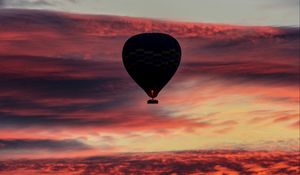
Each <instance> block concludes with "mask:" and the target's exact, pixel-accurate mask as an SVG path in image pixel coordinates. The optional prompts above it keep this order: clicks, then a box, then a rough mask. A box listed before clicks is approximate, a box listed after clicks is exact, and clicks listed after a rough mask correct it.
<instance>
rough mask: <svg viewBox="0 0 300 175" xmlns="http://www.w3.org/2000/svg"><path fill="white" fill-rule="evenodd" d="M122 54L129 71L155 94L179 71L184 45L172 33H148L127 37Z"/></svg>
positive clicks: (137, 81)
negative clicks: (181, 45)
mask: <svg viewBox="0 0 300 175" xmlns="http://www.w3.org/2000/svg"><path fill="white" fill-rule="evenodd" d="M122 56H123V63H124V66H125V68H126V70H127V71H128V73H129V75H130V76H131V77H132V78H133V79H134V80H135V82H136V83H137V84H138V85H139V86H140V87H141V88H142V89H144V91H145V92H146V93H147V94H148V96H149V97H151V98H155V97H156V96H157V95H158V93H159V92H160V90H161V89H162V88H163V87H164V86H165V85H166V84H167V83H168V81H169V80H170V79H171V78H172V76H173V75H174V74H175V72H176V70H177V68H178V66H179V64H180V59H181V48H180V45H179V43H178V42H177V40H176V39H175V38H173V37H172V36H170V35H167V34H162V33H144V34H138V35H135V36H133V37H131V38H129V39H128V40H127V41H126V43H125V45H124V48H123V53H122Z"/></svg>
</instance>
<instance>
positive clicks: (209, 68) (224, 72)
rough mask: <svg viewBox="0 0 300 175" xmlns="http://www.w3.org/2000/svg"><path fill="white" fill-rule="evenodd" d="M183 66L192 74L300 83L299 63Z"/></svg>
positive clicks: (205, 63) (267, 81) (183, 69)
mask: <svg viewBox="0 0 300 175" xmlns="http://www.w3.org/2000/svg"><path fill="white" fill-rule="evenodd" d="M183 66H184V67H183V68H182V71H183V72H184V73H185V74H187V75H191V76H199V77H200V76H203V75H209V76H217V77H221V78H225V79H227V80H240V81H244V82H248V83H249V82H260V83H262V84H271V85H274V84H277V85H280V84H289V85H296V86H298V85H299V69H298V66H297V65H288V64H278V63H277V64H276V63H268V62H202V63H201V62H195V63H189V64H186V65H183Z"/></svg>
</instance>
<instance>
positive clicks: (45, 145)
mask: <svg viewBox="0 0 300 175" xmlns="http://www.w3.org/2000/svg"><path fill="white" fill-rule="evenodd" d="M86 149H90V147H89V146H88V145H85V144H84V143H82V142H80V141H77V140H71V139H70V140H47V139H44V140H30V139H15V140H3V139H0V152H6V151H25V150H27V151H41V150H44V151H50V152H52V151H76V150H77V151H78V150H86Z"/></svg>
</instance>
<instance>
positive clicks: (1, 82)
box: [0, 10, 299, 152]
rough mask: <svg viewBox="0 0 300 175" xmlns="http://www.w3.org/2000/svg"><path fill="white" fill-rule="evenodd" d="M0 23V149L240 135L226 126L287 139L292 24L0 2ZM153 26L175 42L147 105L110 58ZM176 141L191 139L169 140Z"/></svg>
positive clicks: (294, 77)
mask: <svg viewBox="0 0 300 175" xmlns="http://www.w3.org/2000/svg"><path fill="white" fill-rule="evenodd" d="M0 21H1V24H0V25H1V26H0V61H1V64H0V138H2V139H3V140H1V142H2V147H3V145H4V147H5V148H6V149H8V148H10V147H11V146H13V145H23V146H24V145H25V146H26V145H28V146H27V148H30V149H31V148H33V147H35V145H37V147H42V148H45V149H48V148H49V149H51V148H50V147H52V146H51V145H57V147H58V148H57V150H60V148H61V149H65V148H66V149H68V148H70V150H73V151H76V150H77V149H78V148H85V146H86V145H91V147H93V148H97V146H99V145H100V146H102V147H103V146H104V147H105V146H107V147H109V148H110V147H113V149H115V147H119V148H122V149H124V151H132V150H141V151H153V150H159V151H161V150H169V149H170V150H174V149H175V150H180V149H192V148H198V147H205V146H206V145H203V142H200V141H199V142H194V140H203V139H205V140H208V141H207V142H208V143H209V145H210V146H211V145H213V144H222V143H224V142H225V141H227V139H228V140H229V141H230V140H239V139H240V138H241V139H242V138H244V137H243V136H242V135H238V134H236V133H248V136H249V139H250V140H251V139H253V140H251V141H252V142H257V140H256V137H254V136H256V135H257V134H255V133H252V132H253V130H254V131H256V130H257V127H258V128H260V130H262V134H261V135H260V137H259V138H257V139H267V138H269V137H268V136H267V135H265V134H263V133H269V132H274V138H272V139H273V140H278V139H279V138H284V139H290V137H292V138H295V137H297V135H296V133H297V129H299V122H298V119H297V117H295V116H298V114H299V111H298V107H297V104H298V103H299V98H298V97H299V94H298V86H299V67H298V66H297V65H298V64H299V59H298V58H299V47H298V46H299V37H298V35H299V29H298V28H286V27H253V26H251V27H247V26H232V25H220V24H205V23H178V22H167V21H157V20H150V19H140V18H128V17H116V16H96V15H75V14H66V13H57V12H49V11H47V12H46V11H33V10H1V11H0ZM153 31H155V32H164V33H169V34H171V35H173V36H175V37H176V38H177V39H178V40H179V42H180V43H181V46H182V50H183V58H182V63H181V66H180V68H179V70H178V72H177V73H176V75H175V77H174V78H173V79H172V80H171V82H170V84H169V85H167V87H166V88H165V89H164V90H163V91H162V92H161V95H160V97H159V99H160V101H161V105H158V106H149V105H146V104H145V101H146V100H147V97H146V95H145V94H144V92H143V91H142V90H141V89H140V88H139V87H138V86H137V85H136V84H135V83H134V82H133V81H132V80H131V79H130V77H129V76H128V74H127V72H126V71H125V69H124V68H123V65H122V62H121V51H122V46H123V44H124V42H125V41H126V40H127V39H128V38H129V37H130V36H131V35H134V34H137V33H141V32H153ZM278 130H284V131H286V132H284V133H286V135H280V134H282V132H281V133H278V135H277V134H275V132H277V131H278ZM20 133H22V134H20ZM106 134H107V135H106ZM166 136H168V138H169V140H170V141H169V143H170V145H168V144H169V143H165V142H164V141H165V140H166V139H164V137H166ZM199 137H200V138H199ZM220 137H222V138H220ZM70 138H72V139H73V138H76V139H77V138H80V139H81V141H83V143H82V144H81V142H79V141H78V140H76V139H75V140H73V141H71V143H74V145H75V147H74V148H72V147H71V146H70V145H71V144H69V143H70V142H69V139H70ZM103 138H110V139H108V140H107V139H103ZM209 138H212V139H209ZM28 139H29V140H28ZM32 139H33V140H32ZM72 139H71V140H72ZM180 139H190V140H188V141H186V143H189V141H190V142H191V144H185V143H182V144H179V146H178V143H179V140H180ZM149 140H154V141H153V142H151V144H150V143H148V142H149ZM241 141H243V140H241ZM1 142H0V144H1ZM218 142H221V143H218ZM44 143H45V144H44ZM192 143H193V144H192ZM43 144H44V145H45V146H43ZM236 144H237V145H238V143H236ZM293 144H294V143H293ZM30 145H32V146H30ZM47 145H49V146H47ZM76 145H77V146H78V147H77V146H76ZM149 145H150V147H149ZM174 145H175V146H174ZM69 146H70V147H69ZM207 147H209V146H207ZM15 148H16V149H18V148H19V147H18V146H16V147H15ZM53 148H54V149H55V148H56V147H55V146H54V147H53ZM282 149H287V150H289V148H287V147H284V148H282ZM57 150H56V151H57ZM7 151H8V150H7ZM32 152H34V151H33V150H32Z"/></svg>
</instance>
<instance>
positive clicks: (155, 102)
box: [147, 99, 158, 104]
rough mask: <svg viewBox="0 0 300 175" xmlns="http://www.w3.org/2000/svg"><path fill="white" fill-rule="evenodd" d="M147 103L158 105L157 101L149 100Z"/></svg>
mask: <svg viewBox="0 0 300 175" xmlns="http://www.w3.org/2000/svg"><path fill="white" fill-rule="evenodd" d="M147 103H148V104H158V100H155V99H150V100H148V102H147Z"/></svg>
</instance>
